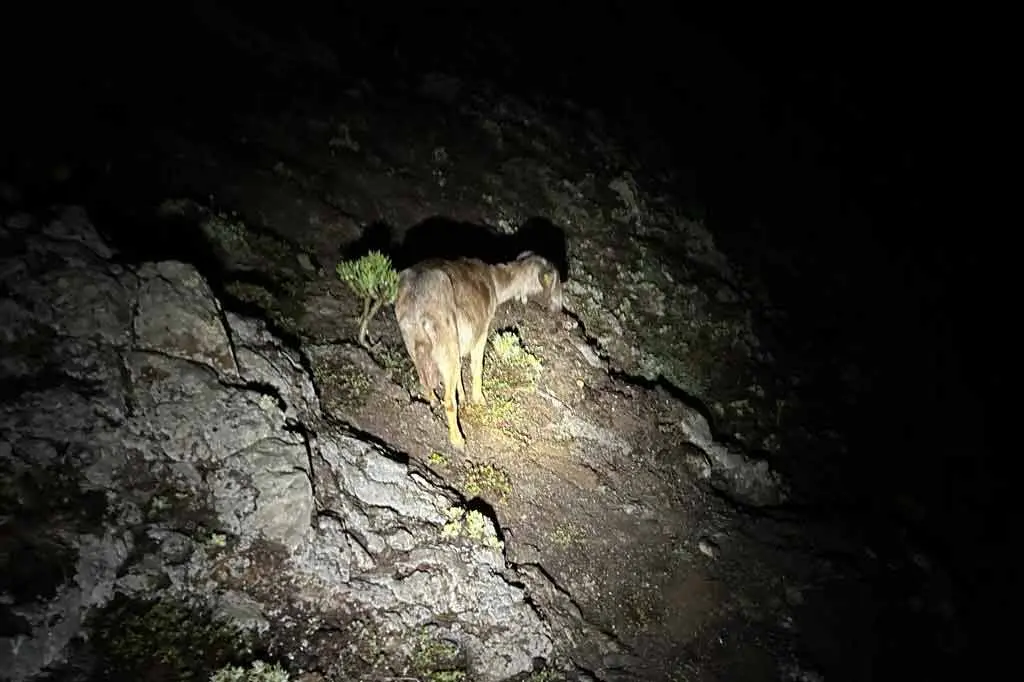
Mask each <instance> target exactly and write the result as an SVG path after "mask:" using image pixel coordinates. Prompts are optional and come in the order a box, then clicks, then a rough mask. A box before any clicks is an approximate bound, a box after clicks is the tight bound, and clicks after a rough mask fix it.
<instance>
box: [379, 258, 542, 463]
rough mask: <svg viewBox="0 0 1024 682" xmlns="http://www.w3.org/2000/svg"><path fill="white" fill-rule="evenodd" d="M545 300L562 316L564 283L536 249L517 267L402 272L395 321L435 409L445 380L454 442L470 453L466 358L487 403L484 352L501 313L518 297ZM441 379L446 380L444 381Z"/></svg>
mask: <svg viewBox="0 0 1024 682" xmlns="http://www.w3.org/2000/svg"><path fill="white" fill-rule="evenodd" d="M538 294H544V295H545V296H546V298H547V302H548V307H549V309H550V310H551V311H552V312H558V311H560V310H562V283H561V280H560V278H559V275H558V268H556V267H555V266H554V265H553V264H552V263H551V262H550V261H548V260H547V259H545V258H542V257H541V256H537V255H535V254H533V253H530V252H529V251H527V252H524V253H522V254H520V255H519V257H518V258H517V259H516V260H514V261H511V262H509V263H499V264H497V265H488V264H487V263H484V262H483V261H481V260H477V259H475V258H460V259H458V260H438V259H432V260H427V261H423V262H422V263H417V264H416V265H413V266H411V267H409V268H406V269H405V270H403V271H402V272H401V273H399V280H398V296H397V298H396V299H395V317H396V318H397V319H398V326H399V328H400V329H401V331H402V339H403V341H405V348H406V350H407V351H408V352H409V357H411V358H412V362H413V364H414V365H415V366H416V374H417V375H418V377H419V380H420V384H421V386H422V388H423V397H424V398H425V399H426V400H427V401H428V402H429V403H430V404H431V406H433V405H434V404H436V402H437V397H436V396H435V395H434V389H435V388H436V387H437V382H438V379H440V380H441V382H442V383H443V384H444V412H445V417H446V418H447V420H448V440H449V441H450V442H451V444H452V446H453V447H455V448H456V449H457V450H464V449H465V447H466V441H465V438H463V436H462V432H461V430H460V429H459V422H458V404H457V403H456V399H457V400H458V402H459V403H461V402H462V401H463V400H464V399H465V393H466V388H465V384H464V383H463V378H462V358H464V357H466V355H469V363H470V372H471V379H472V393H471V396H470V401H471V402H473V403H477V404H483V403H484V394H483V390H482V388H481V381H482V375H483V364H484V348H485V347H486V345H487V336H488V332H489V330H490V326H491V321H492V320H493V319H494V312H495V311H496V310H497V308H498V306H499V305H501V304H502V303H504V302H505V301H508V300H510V299H513V298H519V299H520V300H522V301H524V302H525V301H526V299H527V298H528V297H531V296H536V295H538ZM439 375H440V376H439Z"/></svg>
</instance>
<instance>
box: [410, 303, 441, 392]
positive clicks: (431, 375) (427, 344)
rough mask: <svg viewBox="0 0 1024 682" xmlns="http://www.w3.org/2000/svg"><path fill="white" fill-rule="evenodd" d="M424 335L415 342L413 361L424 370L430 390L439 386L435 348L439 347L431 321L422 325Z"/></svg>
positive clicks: (420, 335) (425, 379)
mask: <svg viewBox="0 0 1024 682" xmlns="http://www.w3.org/2000/svg"><path fill="white" fill-rule="evenodd" d="M420 325H421V327H420V329H421V331H422V334H419V335H418V336H417V338H416V341H415V342H413V350H412V352H413V355H414V356H415V357H414V358H413V361H414V362H415V363H416V366H417V367H421V368H422V372H423V380H424V381H425V382H426V383H427V385H428V386H430V388H434V387H435V386H437V381H438V376H437V363H436V362H434V356H433V350H432V349H433V348H434V347H435V346H436V345H437V333H436V332H435V330H434V325H433V323H432V322H431V321H430V320H429V319H424V320H423V321H422V322H421V323H420Z"/></svg>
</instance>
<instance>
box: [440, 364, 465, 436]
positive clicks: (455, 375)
mask: <svg viewBox="0 0 1024 682" xmlns="http://www.w3.org/2000/svg"><path fill="white" fill-rule="evenodd" d="M441 372H442V375H443V376H442V377H441V381H443V382H444V416H445V418H446V419H447V420H448V441H449V442H450V443H451V444H452V447H453V448H455V449H456V450H458V451H460V452H462V451H464V450H465V449H466V439H465V438H463V436H462V431H460V430H459V407H458V403H457V402H456V396H457V394H458V393H460V392H461V390H460V389H459V385H460V384H461V383H462V368H461V366H460V363H459V360H458V358H457V357H456V359H455V360H454V361H447V362H446V363H445V367H444V368H443V369H442V370H441Z"/></svg>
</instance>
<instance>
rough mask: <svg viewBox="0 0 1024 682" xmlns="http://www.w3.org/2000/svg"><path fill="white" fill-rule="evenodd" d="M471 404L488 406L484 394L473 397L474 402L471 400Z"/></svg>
mask: <svg viewBox="0 0 1024 682" xmlns="http://www.w3.org/2000/svg"><path fill="white" fill-rule="evenodd" d="M470 402H471V403H473V404H474V405H486V404H487V401H486V400H484V396H483V394H481V395H475V396H473V398H472V400H470Z"/></svg>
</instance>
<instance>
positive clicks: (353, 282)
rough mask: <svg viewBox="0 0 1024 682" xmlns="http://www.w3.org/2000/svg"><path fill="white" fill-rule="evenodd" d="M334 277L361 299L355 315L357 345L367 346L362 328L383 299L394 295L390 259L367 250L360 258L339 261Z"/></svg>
mask: <svg viewBox="0 0 1024 682" xmlns="http://www.w3.org/2000/svg"><path fill="white" fill-rule="evenodd" d="M337 272H338V277H339V278H340V279H341V281H342V282H344V283H345V284H347V285H348V286H349V288H351V289H352V291H353V292H355V294H356V296H358V297H360V298H361V299H362V300H363V314H362V315H361V316H360V318H359V345H361V346H363V347H367V345H368V344H367V341H366V330H367V327H368V326H369V324H370V320H371V319H373V316H374V315H376V314H377V311H378V310H380V307H381V306H382V305H384V304H385V303H394V301H395V297H396V296H397V295H398V273H397V272H395V269H394V268H393V267H392V265H391V259H390V258H388V257H387V256H385V255H384V254H382V253H381V252H379V251H370V252H369V253H368V254H366V255H365V256H363V257H362V258H359V259H356V260H349V261H342V262H340V263H338V267H337Z"/></svg>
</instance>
